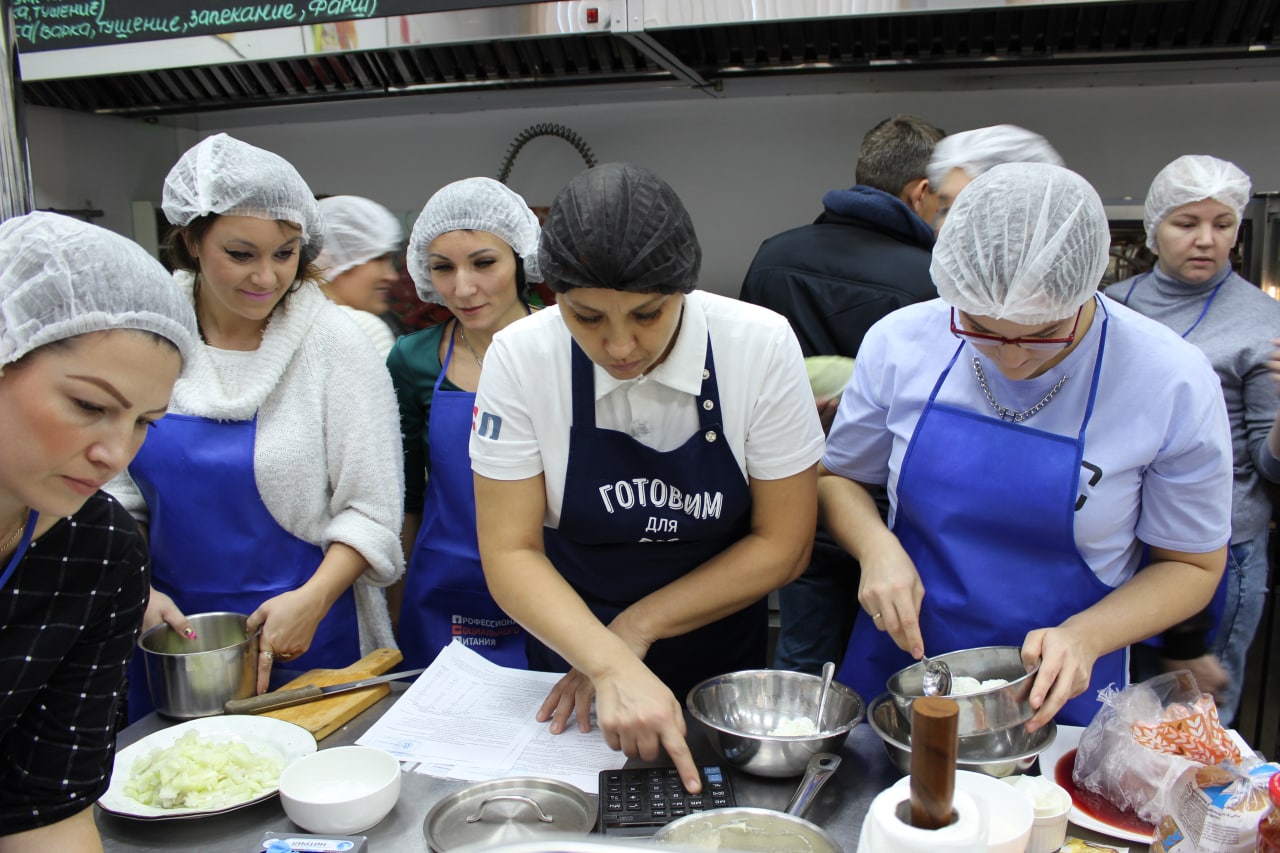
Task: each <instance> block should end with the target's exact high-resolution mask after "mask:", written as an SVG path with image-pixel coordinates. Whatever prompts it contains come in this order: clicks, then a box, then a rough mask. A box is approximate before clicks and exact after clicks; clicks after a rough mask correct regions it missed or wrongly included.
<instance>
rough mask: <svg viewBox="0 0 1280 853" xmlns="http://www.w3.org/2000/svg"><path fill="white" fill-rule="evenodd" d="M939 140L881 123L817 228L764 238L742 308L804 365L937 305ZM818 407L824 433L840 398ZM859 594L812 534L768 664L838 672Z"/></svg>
mask: <svg viewBox="0 0 1280 853" xmlns="http://www.w3.org/2000/svg"><path fill="white" fill-rule="evenodd" d="M943 136H944V134H943V132H942V131H941V130H939V129H938V128H936V127H934V126H933V125H931V124H929V123H928V122H926V121H923V120H922V119H919V118H916V117H914V116H908V115H897V116H893V117H892V118H888V119H885V120H884V121H882V122H880V123H879V124H878V125H876V126H875V127H873V128H872V129H871V130H870V131H868V133H867V135H866V136H864V137H863V138H862V147H861V149H860V150H859V152H858V166H857V170H856V172H855V179H856V180H857V184H856V185H855V186H853V187H851V188H850V189H847V190H832V191H831V192H829V193H827V194H826V195H825V196H824V197H823V199H822V207H823V210H822V214H821V215H819V216H818V218H817V219H816V220H815V221H814V222H813V224H811V225H803V226H801V227H799V228H793V229H791V230H790V231H784V232H783V233H781V234H778V235H777V236H774V237H770V238H769V239H768V240H765V241H764V243H763V244H762V245H761V246H760V249H759V251H758V252H756V256H755V259H754V260H753V261H752V262H751V267H750V269H749V270H748V271H747V277H746V280H745V281H744V282H743V284H742V293H741V295H740V298H741V299H742V300H743V301H745V302H753V303H755V304H757V305H763V306H765V307H766V308H771V309H773V310H774V311H777V312H778V313H779V314H782V315H783V316H785V317H786V318H787V319H788V320H790V321H791V326H792V328H793V329H795V333H796V336H797V337H798V338H799V339H800V347H801V349H802V350H803V351H804V354H805V356H806V357H808V356H815V355H842V356H849V357H855V356H857V354H858V347H859V346H861V344H862V338H863V335H865V334H866V333H867V330H868V329H870V328H871V326H872V325H873V324H874V323H875V322H876V321H877V320H879V319H880V318H881V317H883V316H885V315H886V314H888V313H889V312H891V311H894V310H896V309H898V308H902V307H903V306H906V305H910V304H912V303H915V302H922V301H924V300H926V299H932V298H934V297H935V296H937V292H936V291H935V290H934V287H933V282H932V281H931V280H930V278H929V260H930V253H931V251H932V248H933V229H932V228H931V227H930V225H929V221H930V220H931V219H932V218H933V215H934V212H935V211H936V209H937V196H936V195H935V194H934V193H933V192H932V191H931V190H930V189H929V181H928V178H927V177H926V176H925V171H926V167H927V166H928V165H929V158H930V156H931V155H932V153H933V149H934V146H935V145H936V144H937V143H938V141H939V140H940V139H942V137H943ZM817 402H818V407H819V412H820V413H821V414H822V420H823V425H824V427H826V426H830V424H831V418H832V417H834V415H835V406H836V404H837V403H838V402H839V395H836V396H835V397H832V398H830V399H827V398H823V399H820V400H818V401H817ZM881 508H882V511H885V510H887V503H886V502H883V501H882V503H881ZM857 590H858V564H857V563H856V562H855V561H854V560H853V558H851V557H850V556H849V555H848V554H847V553H845V551H844V550H843V549H841V548H840V547H839V546H838V545H836V544H835V542H834V541H832V540H831V538H830V537H829V536H828V535H827V534H826V532H825V531H823V530H819V531H818V535H817V537H816V538H815V541H814V548H813V557H812V558H811V560H810V564H809V568H808V570H807V571H806V572H805V574H804V575H803V576H802V577H801V578H800V579H798V580H796V581H795V582H794V583H792V584H789V585H788V586H786V587H784V588H783V589H781V590H779V601H780V606H781V619H782V627H781V632H780V634H779V637H778V645H777V649H776V650H775V653H774V665H775V666H776V667H778V668H781V669H794V670H798V671H800V672H813V673H817V672H820V671H821V669H822V664H823V662H824V661H828V660H829V661H833V662H835V663H836V664H839V663H840V658H841V657H842V656H843V655H844V649H845V646H846V644H847V643H848V640H849V632H850V630H852V628H853V619H854V617H855V616H856V614H857V609H858V602H857Z"/></svg>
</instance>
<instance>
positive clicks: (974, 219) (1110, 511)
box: [818, 164, 1231, 730]
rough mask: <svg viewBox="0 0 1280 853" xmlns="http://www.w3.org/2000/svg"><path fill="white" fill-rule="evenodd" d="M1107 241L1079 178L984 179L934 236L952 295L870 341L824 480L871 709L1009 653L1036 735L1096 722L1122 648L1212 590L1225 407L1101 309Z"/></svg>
mask: <svg viewBox="0 0 1280 853" xmlns="http://www.w3.org/2000/svg"><path fill="white" fill-rule="evenodd" d="M1108 240H1109V238H1108V231H1107V222H1106V215H1105V213H1104V212H1103V209H1102V203H1101V201H1100V200H1099V199H1098V196H1097V193H1095V192H1094V190H1093V189H1092V188H1091V187H1090V186H1089V185H1088V183H1087V182H1086V181H1085V180H1084V179H1083V178H1081V177H1080V176H1078V175H1076V174H1075V173H1073V172H1070V171H1068V170H1066V169H1063V168H1061V167H1058V166H1052V165H1047V164H1011V165H1004V166H997V167H995V168H993V169H991V170H990V171H989V172H987V173H986V174H984V175H982V176H981V177H979V178H978V179H976V180H975V181H974V182H973V183H972V184H970V185H969V186H968V187H967V188H966V189H965V192H964V193H963V194H961V195H960V197H959V198H958V199H957V200H956V203H955V206H954V207H953V208H952V211H951V214H950V216H949V218H948V220H947V225H946V227H945V228H943V229H942V232H941V233H940V234H939V238H938V243H937V245H936V246H935V248H934V255H933V262H932V265H931V267H930V273H931V275H932V276H933V279H934V283H935V284H936V285H937V287H938V293H939V295H940V297H941V298H940V299H938V300H935V301H933V302H926V303H921V304H919V305H915V306H911V307H909V308H904V309H902V310H900V311H897V312H895V313H894V314H891V315H890V316H889V317H887V318H885V319H884V320H883V321H881V322H880V323H878V324H877V325H876V326H875V327H873V328H872V329H871V331H870V333H869V334H868V335H867V338H866V340H865V342H864V343H863V348H862V350H861V351H860V352H859V357H858V364H857V368H856V370H855V373H854V378H853V380H852V381H851V382H850V384H849V386H848V387H847V389H846V390H845V392H844V396H843V399H842V400H841V402H840V407H839V410H838V414H837V416H836V421H835V423H834V424H833V425H832V428H831V433H830V436H829V437H828V442H827V450H826V454H825V455H824V457H823V460H822V467H821V468H820V470H819V481H818V492H819V500H820V507H821V512H822V516H823V519H824V521H825V523H826V525H827V529H829V530H831V531H832V532H833V533H834V534H835V535H836V538H837V539H838V540H839V541H840V542H841V544H843V545H844V546H845V547H846V548H848V549H849V551H850V553H851V554H852V555H853V556H854V557H855V558H856V559H857V560H858V561H859V562H860V563H861V564H862V580H861V584H860V587H859V591H858V600H859V603H860V604H861V606H862V608H863V610H865V611H866V617H865V618H859V620H858V621H857V623H856V624H855V626H854V632H853V636H852V638H851V639H850V643H849V649H848V651H847V653H846V655H845V659H844V663H843V666H842V668H841V671H840V674H839V676H838V677H839V679H840V681H842V682H843V683H845V684H848V685H850V686H851V687H853V688H854V689H855V690H857V691H859V692H860V693H861V694H862V695H866V696H874V695H876V694H878V693H880V692H882V691H883V690H884V687H885V681H886V679H887V678H888V677H889V676H890V675H892V674H893V673H894V672H896V671H897V670H898V669H901V668H902V667H904V666H908V665H910V664H911V663H912V660H913V659H919V658H920V657H921V656H922V655H924V654H929V655H938V654H942V653H945V652H949V651H954V650H957V649H964V648H973V647H977V646H987V645H1014V646H1020V647H1021V648H1022V655H1023V660H1024V662H1025V663H1027V664H1028V665H1029V666H1030V665H1033V664H1035V663H1037V662H1038V663H1039V664H1040V670H1039V673H1038V674H1037V676H1036V678H1035V681H1034V684H1033V686H1032V692H1031V704H1032V706H1033V707H1034V708H1036V709H1037V711H1036V714H1035V716H1034V717H1033V718H1032V719H1031V721H1030V722H1029V723H1028V727H1029V728H1030V729H1033V730H1034V729H1036V728H1039V727H1041V726H1043V725H1045V724H1046V723H1048V722H1049V721H1050V720H1051V719H1053V718H1054V717H1055V716H1057V718H1058V720H1059V721H1060V722H1064V723H1069V724H1073V725H1085V724H1087V723H1088V722H1089V720H1090V719H1092V717H1093V715H1094V712H1095V711H1096V709H1097V707H1098V706H1097V704H1096V701H1095V698H1096V697H1095V694H1096V691H1097V690H1098V689H1101V688H1103V687H1106V686H1107V685H1108V684H1112V683H1114V684H1116V685H1117V686H1120V685H1123V684H1125V683H1126V681H1127V654H1126V648H1127V646H1129V645H1130V644H1131V643H1134V642H1137V641H1139V640H1142V639H1144V638H1146V637H1149V636H1152V635H1154V634H1157V633H1159V632H1161V631H1163V630H1164V629H1165V628H1168V627H1169V626H1170V625H1173V624H1174V623H1176V622H1178V621H1180V620H1182V619H1184V618H1186V617H1188V616H1190V615H1192V614H1194V613H1196V612H1197V611H1199V610H1200V609H1201V608H1202V607H1203V606H1204V605H1205V603H1206V602H1208V600H1209V598H1210V597H1211V595H1212V593H1213V590H1214V587H1215V586H1216V585H1217V582H1218V579H1219V577H1220V576H1221V574H1222V569H1223V566H1224V563H1225V558H1226V557H1225V555H1226V544H1227V541H1228V539H1229V538H1230V505H1231V499H1230V495H1231V438H1230V433H1229V430H1228V427H1227V420H1226V412H1225V408H1224V406H1223V404H1222V395H1221V392H1220V391H1219V390H1218V387H1217V382H1216V380H1215V378H1214V375H1213V370H1212V368H1211V367H1210V365H1209V363H1208V361H1207V360H1206V359H1205V358H1204V357H1203V355H1202V354H1201V353H1200V352H1199V351H1198V350H1196V348H1195V347H1193V346H1190V345H1188V344H1186V342H1185V341H1182V340H1179V339H1178V337H1177V335H1175V334H1173V333H1171V332H1170V331H1169V330H1168V329H1166V328H1164V327H1162V326H1160V325H1159V324H1156V323H1153V322H1152V321H1150V320H1148V319H1146V318H1145V317H1142V316H1141V315H1139V314H1137V313H1135V312H1133V311H1130V310H1128V309H1126V308H1125V307H1124V306H1119V305H1116V304H1114V303H1105V304H1104V303H1103V302H1102V301H1101V300H1100V299H1099V298H1098V296H1097V294H1096V291H1097V286H1098V282H1099V280H1100V279H1101V277H1102V273H1103V270H1104V269H1105V267H1106V263H1107V248H1108ZM881 484H886V485H887V486H888V491H889V498H890V522H889V526H888V527H886V525H885V524H884V523H883V522H881V520H880V516H879V514H878V513H877V512H876V508H875V505H874V503H873V502H872V501H871V498H870V494H869V492H868V487H869V486H872V485H881ZM1140 569H1141V570H1140ZM957 674H959V675H965V674H967V673H957Z"/></svg>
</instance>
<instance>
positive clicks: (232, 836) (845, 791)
mask: <svg viewBox="0 0 1280 853" xmlns="http://www.w3.org/2000/svg"><path fill="white" fill-rule="evenodd" d="M405 689H406V688H405V686H404V685H401V684H396V685H393V687H392V693H391V695H390V696H388V697H386V698H384V699H383V700H382V701H381V702H379V703H378V704H376V705H374V706H373V707H371V708H370V709H369V710H367V711H365V712H364V713H363V714H361V715H360V716H358V717H356V718H355V719H354V720H352V721H351V722H350V723H348V724H347V725H346V726H344V727H343V728H341V729H339V730H338V731H337V732H335V733H334V734H332V735H330V736H329V737H327V738H325V739H324V740H323V741H321V742H320V748H321V749H326V748H328V747H333V746H344V745H347V744H352V743H355V740H356V738H358V737H359V736H360V735H362V734H363V733H364V732H365V730H366V729H368V728H369V726H371V725H372V724H373V722H374V721H375V720H376V719H378V718H379V717H380V716H381V715H382V714H383V713H384V712H385V711H386V710H387V709H388V708H390V707H391V705H392V703H393V702H394V700H395V699H396V698H397V697H398V695H399V694H400V693H401V692H403V691H404V690H405ZM168 725H171V721H169V720H166V719H165V718H163V717H160V716H157V715H156V714H154V713H153V714H151V715H150V716H148V717H145V718H143V719H141V720H139V721H138V722H136V723H134V724H133V725H131V726H129V727H128V728H127V729H125V730H124V731H123V732H122V733H121V736H120V743H119V747H120V748H124V747H126V746H128V745H129V744H131V743H133V742H135V741H137V740H139V739H141V738H143V737H145V736H146V735H148V734H151V733H152V732H154V731H158V730H160V729H162V728H165V727H166V726H168ZM689 737H690V747H691V748H692V749H693V750H694V754H695V756H696V757H698V758H700V759H704V760H707V761H712V760H715V754H714V753H713V752H712V751H711V749H710V746H709V745H708V744H707V742H706V738H705V735H704V733H703V732H702V730H701V728H700V726H699V725H698V724H696V723H694V722H692V721H690V724H689ZM841 758H842V759H843V761H842V763H841V765H840V768H839V769H838V770H837V771H836V774H835V776H834V777H832V778H831V779H830V780H829V781H828V782H827V784H826V786H825V787H824V788H823V789H822V791H821V792H820V793H819V794H818V798H817V799H816V800H815V801H814V803H813V805H812V806H811V807H810V809H809V812H808V814H807V815H806V817H807V819H809V820H811V821H813V822H814V823H816V824H818V825H820V826H822V827H823V828H824V829H826V830H827V831H828V832H829V833H830V834H831V835H832V837H834V838H835V839H836V841H837V842H838V843H839V844H840V845H841V847H843V848H844V850H845V851H846V853H854V851H855V850H856V849H857V846H858V833H859V832H860V831H861V829H862V818H863V816H864V815H865V814H866V812H867V809H868V808H869V807H870V805H871V801H872V800H873V799H875V796H876V795H877V794H878V793H880V792H881V791H883V790H884V789H885V788H887V787H889V786H890V785H892V784H893V783H894V782H895V781H897V780H898V778H900V774H899V773H898V772H897V770H896V768H894V767H893V765H892V764H891V763H890V761H889V757H888V755H887V754H886V753H885V751H884V746H883V745H882V744H881V743H880V739H879V738H877V737H876V734H875V732H873V731H872V730H871V727H870V726H868V725H867V724H866V722H865V721H864V722H863V723H861V724H859V725H858V726H857V727H856V728H855V729H854V730H853V731H852V732H851V733H850V734H849V739H848V740H847V741H846V742H845V745H844V749H843V751H842V752H841ZM628 766H644V762H639V761H632V762H628ZM799 781H800V779H799V777H797V778H794V779H764V778H761V777H758V776H751V775H749V774H746V773H740V772H736V771H734V773H733V784H734V790H735V792H736V793H737V798H738V804H739V805H744V806H763V807H765V808H771V809H777V810H785V809H786V807H787V803H788V802H789V801H790V799H791V795H792V794H793V793H794V792H795V789H796V785H797V784H798V783H799ZM401 783H402V784H401V788H400V799H399V801H398V802H397V803H396V806H395V808H394V809H392V810H391V813H390V814H389V815H387V817H386V818H384V819H383V820H382V822H381V823H379V824H378V825H377V826H375V827H373V828H372V829H370V830H368V831H367V832H365V833H364V834H365V835H366V836H367V837H368V839H369V850H370V853H412V851H423V853H425V851H427V843H426V839H425V838H424V837H423V834H422V824H423V821H424V820H425V818H426V816H427V812H428V811H429V810H430V809H431V807H432V806H433V805H435V803H436V802H438V801H439V800H440V799H442V798H444V797H445V796H447V795H449V794H451V793H453V792H454V791H457V790H459V789H461V788H464V787H466V786H467V785H468V784H470V783H467V782H459V781H455V780H449V779H438V778H435V777H433V776H424V775H423V774H421V773H405V774H403V778H402V780H401ZM592 799H593V800H594V796H593V797H592ZM94 810H95V812H96V815H95V816H96V818H97V822H98V829H99V831H100V832H101V834H102V841H103V846H104V847H105V849H106V851H107V853H112V851H155V853H173V851H200V853H223V851H225V853H251V851H260V850H261V843H260V842H261V840H262V834H263V833H264V832H266V831H267V830H272V831H275V832H298V831H300V830H299V829H298V827H297V826H295V825H294V823H293V821H291V820H289V818H288V817H287V816H286V815H285V813H284V809H283V808H282V807H281V806H280V800H279V798H276V797H273V798H271V799H269V800H266V801H265V802H261V803H258V804H256V805H253V806H249V807H247V808H243V809H240V810H238V811H234V812H229V813H227V814H222V815H212V816H209V817H200V818H191V819H185V820H163V821H143V820H130V819H128V818H121V817H116V816H114V815H109V814H105V813H104V812H102V810H101V809H98V808H97V807H96V806H95V807H94ZM1071 834H1073V835H1076V836H1077V837H1081V838H1088V839H1094V840H1098V841H1102V842H1104V843H1106V842H1107V839H1106V838H1105V837H1104V836H1097V835H1094V834H1092V833H1088V832H1084V831H1079V830H1076V829H1075V828H1074V827H1073V828H1072V833H1071ZM596 837H597V838H598V837H599V836H596ZM1111 843H1117V842H1111Z"/></svg>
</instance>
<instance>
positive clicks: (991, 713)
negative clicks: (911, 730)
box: [885, 646, 1040, 741]
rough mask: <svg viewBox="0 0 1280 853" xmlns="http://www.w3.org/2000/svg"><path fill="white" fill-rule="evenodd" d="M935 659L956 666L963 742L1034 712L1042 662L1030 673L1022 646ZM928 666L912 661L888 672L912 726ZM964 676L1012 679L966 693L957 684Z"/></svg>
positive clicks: (897, 702)
mask: <svg viewBox="0 0 1280 853" xmlns="http://www.w3.org/2000/svg"><path fill="white" fill-rule="evenodd" d="M934 660H938V661H943V662H945V663H946V664H947V665H948V666H949V667H950V668H951V675H952V681H953V686H952V689H951V694H950V698H952V699H954V700H956V704H958V705H959V706H960V722H959V725H958V732H959V735H960V738H961V740H962V741H963V740H964V738H966V737H969V736H971V735H981V734H985V733H987V732H997V731H1001V730H1002V729H1006V728H1009V727H1011V726H1021V725H1022V724H1023V723H1025V722H1026V721H1027V720H1029V719H1031V717H1032V715H1033V714H1034V713H1035V710H1034V709H1033V708H1032V707H1031V702H1030V698H1031V684H1032V682H1033V681H1035V678H1036V673H1037V672H1039V671H1040V666H1039V664H1037V665H1036V666H1034V667H1032V669H1031V671H1030V672H1028V671H1027V667H1026V665H1025V664H1023V662H1022V650H1021V649H1019V648H1018V647H1017V646H982V647H980V648H976V649H961V650H960V651H955V652H947V653H946V654H941V655H937V656H935V657H934ZM924 669H925V665H924V663H923V662H922V661H918V662H916V663H913V664H912V665H911V666H908V667H906V668H905V669H900V670H898V671H897V672H895V673H894V674H893V675H891V676H889V680H888V682H887V683H886V685H885V688H886V689H887V690H888V691H889V694H890V695H891V696H892V697H893V701H894V704H895V705H896V706H897V708H898V713H899V714H900V715H902V716H903V717H904V718H906V720H907V725H908V727H909V726H910V721H911V703H912V702H914V701H915V700H916V699H919V698H920V697H921V696H924V695H925V692H924ZM961 677H967V678H972V679H976V680H978V681H989V680H992V679H1001V680H1003V681H1006V682H1008V683H1007V684H1004V685H1002V686H999V687H991V688H986V689H982V690H977V691H974V692H969V693H964V694H961V693H960V691H959V690H958V689H957V685H956V684H955V681H956V680H958V679H959V678H961Z"/></svg>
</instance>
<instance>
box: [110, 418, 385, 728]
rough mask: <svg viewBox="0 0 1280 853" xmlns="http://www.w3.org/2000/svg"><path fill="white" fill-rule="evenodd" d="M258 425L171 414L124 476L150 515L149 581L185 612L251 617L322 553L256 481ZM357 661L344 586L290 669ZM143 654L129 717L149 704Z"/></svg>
mask: <svg viewBox="0 0 1280 853" xmlns="http://www.w3.org/2000/svg"><path fill="white" fill-rule="evenodd" d="M256 433H257V421H256V420H249V421H216V420H211V419H208V418H201V417H194V416H191V415H178V414H168V415H165V416H164V418H163V419H161V420H160V421H158V422H157V423H156V425H155V428H154V429H152V430H151V431H150V432H148V433H147V440H146V442H144V443H143V445H142V449H141V450H140V451H139V452H138V455H137V456H136V457H135V458H134V460H133V463H132V464H131V465H130V466H129V474H130V476H131V477H133V480H134V482H135V483H137V485H138V488H139V490H141V492H142V496H143V498H144V499H145V500H146V502H147V510H148V512H149V514H150V526H149V534H150V535H149V538H150V545H151V585H152V586H153V587H154V588H155V589H157V590H159V591H160V592H163V593H165V594H166V595H168V596H169V597H170V598H172V599H173V602H174V604H176V605H177V606H178V608H179V609H180V610H182V612H183V613H185V614H187V615H189V616H190V615H195V614H197V613H210V612H215V611H223V610H225V611H231V612H233V613H243V614H244V615H246V616H248V615H250V614H252V613H253V612H254V611H255V610H257V609H258V607H259V606H260V605H261V604H262V603H263V602H264V601H266V600H267V599H269V598H273V597H275V596H277V595H280V594H281V593H285V592H290V591H292V590H295V589H297V588H298V587H300V586H302V584H303V583H305V582H306V581H307V580H308V579H310V578H311V576H312V575H313V574H315V570H316V568H317V567H318V566H319V565H320V561H321V560H322V559H324V552H323V551H322V550H321V549H320V547H319V546H318V545H313V544H311V543H310V542H306V541H304V540H302V539H299V538H298V537H297V536H294V535H293V534H292V533H290V532H289V531H287V530H285V529H284V528H283V527H281V526H280V524H279V523H278V522H277V521H276V520H275V519H274V518H273V517H272V516H271V513H270V512H269V511H268V510H267V507H266V506H265V505H264V504H263V503H262V496H261V495H260V494H259V493H258V486H257V483H256V482H255V480H254V469H253V445H254V438H255V436H256ZM359 657H360V634H359V627H358V625H357V623H356V605H355V594H354V593H353V592H352V590H351V589H350V588H349V587H348V588H347V590H346V591H345V592H343V593H342V595H341V596H339V597H338V600H337V601H335V602H334V603H333V606H332V607H330V608H329V612H328V613H327V614H325V616H324V618H323V619H321V620H320V624H319V625H318V626H317V627H316V632H315V636H314V637H313V638H312V641H311V647H310V648H309V649H308V650H307V652H306V654H303V655H300V656H299V657H297V658H294V659H292V660H290V661H289V668H290V669H298V670H307V669H312V668H330V669H338V668H342V667H345V666H349V665H351V664H352V663H354V662H355V661H356V660H357V659H359ZM141 663H142V661H141V652H135V653H134V660H133V663H132V664H131V666H130V674H129V717H130V720H131V721H132V720H136V719H138V717H140V716H142V714H145V713H147V712H149V711H150V710H151V708H152V704H151V700H150V697H149V696H148V695H147V684H146V675H145V670H144V669H143V667H142V665H141Z"/></svg>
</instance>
